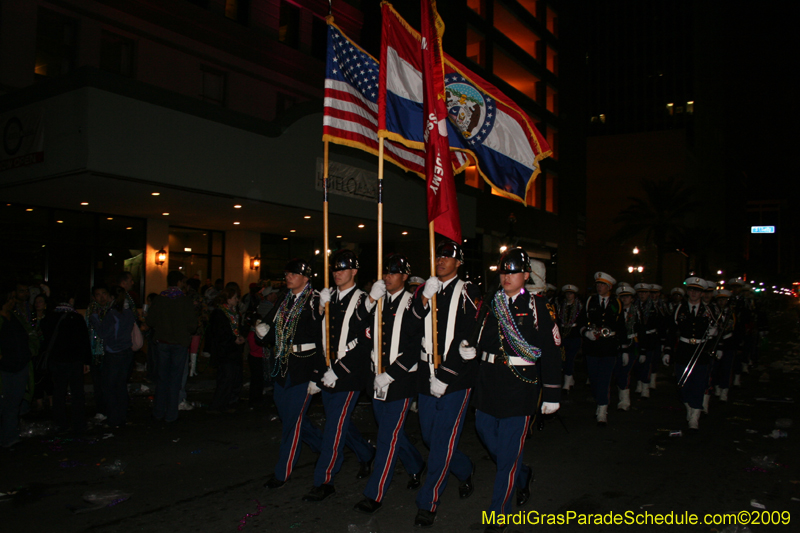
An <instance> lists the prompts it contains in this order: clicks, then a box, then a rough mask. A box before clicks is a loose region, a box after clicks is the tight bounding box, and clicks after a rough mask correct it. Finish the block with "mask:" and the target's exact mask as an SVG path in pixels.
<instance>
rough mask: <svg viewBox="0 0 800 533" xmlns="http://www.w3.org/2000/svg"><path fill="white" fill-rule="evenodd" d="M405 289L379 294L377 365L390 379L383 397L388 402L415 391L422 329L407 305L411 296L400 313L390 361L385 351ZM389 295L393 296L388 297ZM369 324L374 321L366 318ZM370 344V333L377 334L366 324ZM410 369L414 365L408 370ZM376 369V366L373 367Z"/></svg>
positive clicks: (411, 302) (410, 302)
mask: <svg viewBox="0 0 800 533" xmlns="http://www.w3.org/2000/svg"><path fill="white" fill-rule="evenodd" d="M405 294H408V292H407V291H400V292H399V293H397V294H396V295H395V296H394V297H391V296H389V295H388V294H387V295H386V297H384V298H383V303H382V305H383V309H382V317H383V319H382V322H381V328H382V331H383V338H382V340H381V366H382V368H383V371H384V372H386V373H387V374H389V375H390V376H391V377H392V378H393V379H394V381H393V382H392V384H391V385H389V390H388V392H387V394H386V398H385V401H387V402H392V401H395V400H402V399H405V398H411V397H412V396H414V395H415V394H417V368H418V367H419V364H420V360H419V350H420V343H421V342H422V330H421V328H420V327H419V324H417V323H415V322H417V321H416V320H415V318H414V313H413V312H412V310H411V307H412V306H413V305H414V299H413V297H412V298H411V299H410V300H409V301H408V308H407V309H405V311H404V312H403V314H402V320H403V322H402V323H401V325H400V339H399V341H398V343H397V354H398V355H397V358H396V359H395V360H394V363H392V364H389V361H390V358H389V351H390V349H391V346H392V342H393V340H394V327H395V320H396V319H397V315H398V312H399V311H400V307H399V306H400V302H401V300H402V299H403V295H405ZM392 298H393V299H392ZM377 309H378V306H377V305H376V306H375V307H374V308H373V313H375V312H377ZM370 324H371V325H373V324H374V321H373V322H370ZM369 331H370V339H369V340H368V342H370V347H373V346H374V343H373V338H372V336H373V335H377V333H376V331H375V328H374V327H372V326H371V327H370V330H369ZM412 369H414V370H413V371H412ZM375 372H376V373H377V370H375Z"/></svg>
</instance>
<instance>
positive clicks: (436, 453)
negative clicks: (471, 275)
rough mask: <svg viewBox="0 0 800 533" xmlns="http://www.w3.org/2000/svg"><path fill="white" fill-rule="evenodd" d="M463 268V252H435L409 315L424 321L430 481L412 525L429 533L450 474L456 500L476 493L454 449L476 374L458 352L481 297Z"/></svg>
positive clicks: (423, 396)
mask: <svg viewBox="0 0 800 533" xmlns="http://www.w3.org/2000/svg"><path fill="white" fill-rule="evenodd" d="M463 262H464V252H463V251H462V250H461V246H459V245H458V244H457V243H455V242H452V241H444V242H441V243H439V245H438V246H437V247H436V276H434V277H430V278H428V280H427V281H426V282H425V284H424V285H423V286H422V288H421V291H420V290H418V293H417V297H416V298H415V299H414V304H413V306H412V312H413V314H414V316H416V317H417V319H418V320H420V321H422V323H423V328H424V334H423V340H422V351H421V354H420V362H419V368H418V369H417V374H418V383H419V422H420V427H421V430H422V440H423V442H424V443H425V445H426V446H427V447H428V449H429V450H430V453H429V454H428V475H427V476H426V477H425V483H424V484H423V486H422V488H421V489H420V490H419V492H418V493H417V508H418V511H417V516H416V518H415V519H414V525H416V526H418V527H430V526H432V525H433V523H434V521H435V520H436V511H437V509H438V507H439V498H440V497H441V495H442V493H443V492H444V490H445V488H446V486H447V479H448V477H449V476H450V474H454V475H455V476H456V478H458V480H459V482H460V484H459V487H458V495H459V497H460V498H462V499H464V498H469V497H470V496H471V495H472V493H473V491H474V490H475V485H474V483H473V480H472V473H473V471H474V469H475V465H474V464H473V462H472V461H471V460H470V459H469V457H467V456H466V455H465V454H464V453H463V452H462V451H460V450H459V449H458V441H459V439H460V438H461V430H462V429H463V427H464V418H465V417H466V414H467V406H468V405H469V398H470V395H471V393H472V387H473V386H474V385H475V378H476V376H477V373H478V360H477V359H476V358H475V352H474V350H473V351H472V352H469V353H466V354H461V353H460V352H459V349H460V347H461V343H462V341H465V340H466V339H467V338H468V337H469V336H470V335H471V334H472V332H473V330H474V328H475V322H476V316H477V312H478V304H479V303H480V294H479V291H478V288H477V287H475V286H474V285H472V284H471V283H469V282H467V281H463V280H460V279H459V278H458V267H459V266H461V264H462V263H463ZM434 295H436V321H437V332H438V333H437V344H438V353H439V354H441V359H442V363H441V365H440V366H439V368H436V369H434V368H433V336H432V331H433V319H432V313H431V306H430V305H429V302H430V299H431V298H432V297H433V296H434Z"/></svg>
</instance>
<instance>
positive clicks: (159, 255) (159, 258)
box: [156, 248, 167, 266]
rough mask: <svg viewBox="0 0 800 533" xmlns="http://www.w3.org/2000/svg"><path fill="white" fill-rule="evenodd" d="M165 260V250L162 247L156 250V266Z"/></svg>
mask: <svg viewBox="0 0 800 533" xmlns="http://www.w3.org/2000/svg"><path fill="white" fill-rule="evenodd" d="M166 262H167V252H166V251H165V250H164V249H163V248H162V249H160V250H159V251H157V252H156V264H157V265H158V266H161V265H163V264H164V263H166Z"/></svg>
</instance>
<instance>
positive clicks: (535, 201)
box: [525, 174, 542, 208]
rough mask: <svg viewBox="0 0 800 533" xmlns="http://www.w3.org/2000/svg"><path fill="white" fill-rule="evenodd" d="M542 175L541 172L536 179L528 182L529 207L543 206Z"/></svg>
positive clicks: (527, 201)
mask: <svg viewBox="0 0 800 533" xmlns="http://www.w3.org/2000/svg"><path fill="white" fill-rule="evenodd" d="M541 176H542V175H541V174H539V175H538V176H536V179H535V180H533V181H531V182H530V183H529V184H528V193H527V194H526V195H525V203H526V204H528V207H538V208H541V206H542V183H541Z"/></svg>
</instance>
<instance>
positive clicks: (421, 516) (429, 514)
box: [414, 509, 436, 527]
mask: <svg viewBox="0 0 800 533" xmlns="http://www.w3.org/2000/svg"><path fill="white" fill-rule="evenodd" d="M435 521H436V511H425V510H423V509H420V510H418V511H417V516H416V518H414V525H415V526H416V527H431V526H432V525H433V523H434V522H435Z"/></svg>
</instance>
